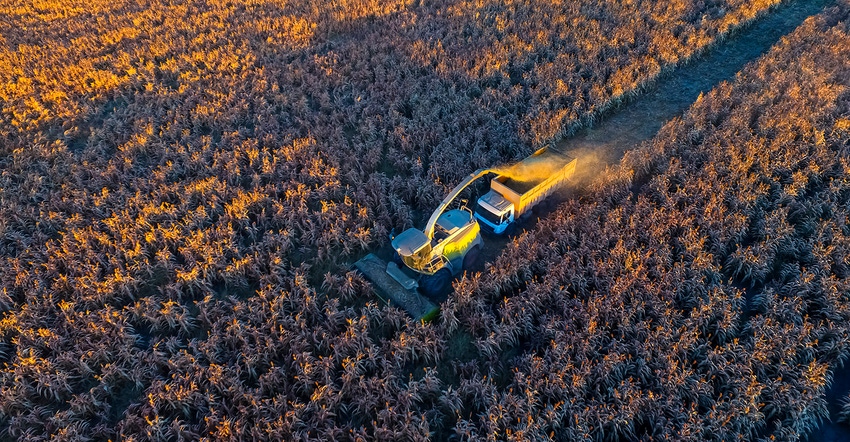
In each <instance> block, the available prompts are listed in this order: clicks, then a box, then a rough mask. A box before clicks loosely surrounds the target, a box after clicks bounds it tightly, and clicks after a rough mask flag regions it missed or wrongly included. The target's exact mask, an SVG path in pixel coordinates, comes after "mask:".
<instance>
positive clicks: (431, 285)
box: [419, 268, 452, 298]
mask: <svg viewBox="0 0 850 442" xmlns="http://www.w3.org/2000/svg"><path fill="white" fill-rule="evenodd" d="M451 284H452V272H450V271H449V269H445V268H443V269H440V270H438V271H437V273H434V274H433V275H428V276H423V277H422V279H421V280H420V281H419V288H420V289H421V290H422V293H424V294H425V296H427V297H429V298H434V297H437V296H440V295H442V294H444V293H446V292H447V291H448V290H449V287H451Z"/></svg>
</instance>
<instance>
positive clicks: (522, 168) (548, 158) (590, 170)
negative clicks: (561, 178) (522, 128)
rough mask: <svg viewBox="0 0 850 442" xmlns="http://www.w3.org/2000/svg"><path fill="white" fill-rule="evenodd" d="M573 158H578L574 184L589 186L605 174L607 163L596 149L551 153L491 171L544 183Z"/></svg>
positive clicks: (521, 180)
mask: <svg viewBox="0 0 850 442" xmlns="http://www.w3.org/2000/svg"><path fill="white" fill-rule="evenodd" d="M573 158H577V159H578V161H577V162H576V171H575V174H574V175H573V176H572V178H571V179H570V181H572V182H573V183H574V184H581V185H584V184H587V183H589V182H590V181H592V180H593V179H594V178H596V177H598V176H599V175H600V174H602V173H604V171H605V167H606V166H607V162H606V161H605V158H604V157H603V156H602V155H600V154H599V153H598V152H597V151H596V150H595V149H588V148H581V149H573V150H569V151H566V152H564V153H563V154H561V153H557V152H553V151H549V152H545V153H543V154H542V155H539V156H536V157H528V158H526V159H525V160H523V161H520V162H517V163H513V164H507V165H504V166H496V167H493V168H491V169H490V170H491V171H492V172H494V173H497V174H499V175H503V176H506V177H508V178H509V179H511V180H514V181H517V182H534V181H542V180H544V179H546V178H548V177H549V176H551V175H552V174H554V173H556V172H557V171H558V170H560V169H561V168H562V167H564V166H565V165H566V164H567V163H568V162H570V161H572V159H573Z"/></svg>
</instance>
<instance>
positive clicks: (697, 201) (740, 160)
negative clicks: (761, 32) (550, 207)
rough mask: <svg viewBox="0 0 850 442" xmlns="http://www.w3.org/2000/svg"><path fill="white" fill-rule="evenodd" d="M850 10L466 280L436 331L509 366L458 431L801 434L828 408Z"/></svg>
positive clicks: (848, 94) (840, 356)
mask: <svg viewBox="0 0 850 442" xmlns="http://www.w3.org/2000/svg"><path fill="white" fill-rule="evenodd" d="M848 11H850V8H848V5H847V4H846V3H844V4H841V6H840V7H837V8H834V9H832V10H830V11H829V12H828V13H825V14H822V15H820V16H818V17H816V18H814V19H809V20H808V21H807V22H806V23H805V24H804V25H803V26H801V27H800V28H799V29H798V30H797V31H795V32H794V33H793V34H792V35H790V36H789V37H787V38H786V39H784V40H783V42H782V43H781V44H779V45H778V46H777V47H776V48H774V49H773V50H771V52H770V53H769V54H767V55H766V56H765V57H764V58H763V59H762V60H761V61H759V62H758V63H756V64H754V65H752V66H750V67H748V68H747V69H746V70H745V71H744V72H743V73H741V74H740V75H739V76H738V77H737V78H736V80H735V81H734V83H732V84H723V85H721V86H720V87H718V88H716V89H715V90H713V91H712V92H711V93H709V94H707V95H706V96H704V97H702V98H701V99H700V100H698V101H697V102H696V103H695V104H694V105H693V107H692V108H691V109H690V111H689V112H688V113H687V114H686V115H685V116H683V117H682V118H681V119H677V120H674V121H673V122H671V123H669V124H668V125H667V126H665V128H664V129H663V130H662V131H661V133H660V134H659V135H658V136H657V137H656V138H655V139H653V140H652V141H651V142H648V143H645V144H644V145H643V146H642V147H640V148H639V149H636V150H634V151H631V152H628V153H627V154H626V157H625V158H624V160H623V161H622V163H621V164H620V165H618V166H616V167H613V168H611V169H610V170H609V171H608V172H609V173H608V174H607V176H606V177H603V178H601V179H599V180H598V181H597V182H596V183H595V185H594V186H592V189H591V190H590V191H589V192H588V193H587V195H586V196H585V197H583V198H582V199H581V200H580V201H577V200H573V201H569V202H567V203H566V204H563V205H562V206H561V207H560V208H559V211H558V213H557V215H556V216H554V217H551V218H550V219H547V220H544V221H542V222H540V223H539V224H538V226H537V228H536V229H535V230H534V231H532V232H529V233H528V234H526V235H523V236H522V237H521V238H519V239H518V241H517V242H515V243H514V244H513V245H512V246H510V247H509V249H508V250H507V251H506V252H505V253H504V254H503V256H501V257H500V258H499V260H498V261H497V262H496V263H495V264H494V265H493V266H492V267H491V268H490V270H489V272H487V273H485V274H484V275H482V276H480V277H476V278H472V279H471V280H468V281H465V282H463V283H461V284H460V285H459V286H458V290H457V294H456V298H455V301H454V302H453V303H452V304H451V305H450V306H448V307H446V308H445V309H444V316H443V317H444V320H445V325H446V326H447V327H450V329H458V330H459V331H460V332H461V333H460V334H464V333H468V334H469V335H471V339H472V341H473V343H474V345H475V347H476V349H477V351H478V353H479V354H480V355H481V356H482V357H483V358H489V361H490V363H489V365H486V366H489V367H499V366H501V367H502V370H503V371H500V370H498V369H490V371H489V374H490V378H488V381H485V382H484V385H483V386H482V387H481V388H482V389H489V390H486V391H492V392H493V394H487V395H477V396H474V397H475V398H477V399H476V400H475V401H471V402H466V404H467V407H466V408H464V409H463V411H462V412H461V413H459V414H458V421H457V424H456V425H455V427H456V431H457V432H458V433H459V434H478V435H485V434H497V435H502V436H508V437H517V438H519V439H537V438H541V437H545V436H546V435H550V434H553V435H554V437H555V439H561V440H574V439H582V438H590V439H594V440H615V439H618V438H619V439H627V440H628V439H634V438H649V437H652V438H653V439H663V438H672V439H683V438H684V439H688V440H707V439H715V438H717V439H723V440H734V439H740V438H743V439H745V440H753V439H755V438H757V437H759V438H760V437H765V438H772V437H776V438H777V439H778V440H797V439H799V438H801V437H803V436H804V435H806V434H808V433H809V432H810V431H812V430H813V429H814V428H815V427H816V426H817V425H818V423H819V422H820V421H821V420H823V419H825V418H827V417H828V412H827V407H826V401H825V398H824V392H825V389H826V388H827V386H828V385H829V384H830V382H831V377H832V374H831V373H832V369H833V368H835V367H836V366H838V365H839V364H841V362H842V361H844V360H846V358H847V356H848V353H850V347H848V342H850V341H848V338H850V327H848V324H850V302H848V301H850V298H848V297H850V261H848V257H850V212H848V207H850V178H848V177H850V63H848V60H847V57H846V48H847V47H850V25H848V23H850V22H848V20H847V19H848ZM513 356H515V357H513ZM510 364H516V365H517V367H516V368H515V369H514V370H513V371H509V370H508V367H510V366H511V365H510ZM483 373H488V372H487V371H483ZM481 375H482V372H478V371H474V372H473V374H470V375H469V376H468V377H467V376H462V380H461V381H460V382H461V383H463V382H472V380H478V381H479V382H480V376H481ZM499 382H502V385H499ZM517 417H520V419H517Z"/></svg>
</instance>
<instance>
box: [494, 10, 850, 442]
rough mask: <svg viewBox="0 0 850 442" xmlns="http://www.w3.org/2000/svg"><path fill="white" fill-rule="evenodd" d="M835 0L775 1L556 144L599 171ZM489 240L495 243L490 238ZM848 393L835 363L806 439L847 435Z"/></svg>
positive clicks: (849, 370)
mask: <svg viewBox="0 0 850 442" xmlns="http://www.w3.org/2000/svg"><path fill="white" fill-rule="evenodd" d="M833 3H834V2H833V1H825V0H814V1H804V0H797V1H788V2H785V3H783V4H781V5H779V6H778V7H776V8H775V9H773V10H771V11H769V12H768V13H767V14H765V16H763V17H761V18H759V19H757V20H756V21H754V22H753V23H751V24H749V25H748V26H746V27H745V28H742V29H739V30H737V31H736V32H734V34H733V35H730V36H728V37H727V38H726V39H725V40H724V41H721V42H719V43H717V44H716V45H715V46H713V47H712V48H710V49H708V50H707V51H706V52H705V53H703V54H702V55H701V56H699V57H697V58H696V59H694V60H692V61H691V62H690V63H688V64H685V65H683V66H680V67H677V68H675V69H672V70H670V71H668V72H666V73H665V74H663V75H662V76H661V77H659V78H658V79H657V80H656V81H655V82H654V83H653V84H652V85H650V86H649V87H647V88H646V90H645V91H644V92H643V93H641V94H640V95H638V96H636V97H635V98H634V99H632V100H629V101H628V102H626V103H623V104H622V105H620V106H619V107H616V108H613V109H609V110H608V111H607V112H606V113H604V114H603V115H601V116H600V117H599V118H597V122H596V124H595V125H594V126H593V127H588V128H584V129H580V130H579V131H577V132H576V133H575V134H574V135H573V136H571V137H569V138H566V139H564V140H561V141H560V142H558V143H557V145H556V147H557V148H558V149H559V150H561V151H564V152H567V153H572V154H573V155H574V156H578V157H581V158H582V159H585V158H587V159H589V160H590V161H584V164H582V166H581V167H580V169H582V171H584V172H585V173H586V174H587V175H586V176H592V175H593V174H595V173H598V172H600V171H601V169H603V168H604V167H605V166H606V165H609V164H614V163H617V162H619V161H620V159H622V157H623V154H624V153H625V152H626V151H627V150H630V149H632V148H634V147H636V146H637V145H639V144H640V143H642V142H644V141H646V140H649V139H651V138H652V137H653V136H655V134H656V133H657V132H658V130H659V129H661V127H662V126H663V125H664V124H665V123H666V122H668V121H669V120H671V119H672V118H675V117H677V116H679V115H681V114H682V113H683V112H684V111H686V110H687V109H688V107H690V105H691V104H692V103H693V102H694V101H695V100H696V99H697V98H698V97H699V95H700V94H701V93H705V92H708V91H709V90H711V89H712V88H714V87H715V86H716V85H718V84H719V83H721V82H722V81H730V80H732V79H734V77H735V74H736V73H738V72H739V71H741V69H743V67H744V66H745V65H746V64H747V63H749V62H751V61H754V60H756V59H757V58H759V57H760V56H761V55H763V54H764V53H766V52H767V51H769V50H770V48H771V47H772V46H773V45H774V44H776V43H777V42H778V41H779V40H780V39H781V38H782V37H783V36H784V35H786V34H789V33H790V32H792V31H794V29H796V28H797V27H798V26H799V25H800V24H802V23H803V21H805V19H806V18H808V17H810V16H813V15H816V14H818V13H819V12H821V11H823V10H824V9H825V8H827V7H828V6H829V5H831V4H833ZM588 163H590V164H588ZM593 163H595V164H593ZM587 166H590V167H587ZM489 242H491V245H494V244H492V243H493V241H492V240H491V241H489ZM497 242H498V241H497ZM498 246H504V244H499V245H497V247H498ZM493 249H496V247H493V248H491V250H493ZM500 250H501V247H498V249H497V250H496V251H495V252H494V253H495V254H496V255H498V254H499V253H500ZM485 259H487V260H488V261H492V260H494V259H495V256H486V257H485ZM848 393H850V364H847V365H845V366H844V367H843V368H840V369H836V368H834V369H833V383H832V386H831V388H830V389H829V390H828V391H827V394H826V398H827V401H828V402H829V411H830V419H831V422H823V423H822V424H821V426H820V428H818V429H817V430H816V431H814V432H813V433H812V434H810V435H809V439H808V440H811V441H845V440H847V441H850V427H848V426H847V425H842V424H837V423H836V421H837V418H838V412H839V411H840V409H841V403H842V401H843V399H844V398H845V397H847V395H848Z"/></svg>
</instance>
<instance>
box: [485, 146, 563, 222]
mask: <svg viewBox="0 0 850 442" xmlns="http://www.w3.org/2000/svg"><path fill="white" fill-rule="evenodd" d="M577 162H578V160H577V159H575V158H572V157H570V156H568V155H564V154H561V153H559V152H557V151H555V150H552V149H548V148H545V147H544V148H543V149H540V150H538V151H537V152H535V153H534V154H532V155H531V156H529V157H528V158H526V159H524V160H522V161H521V162H519V163H517V164H514V165H513V166H511V167H509V168H505V169H499V170H497V173H498V175H497V176H496V177H495V178H493V180H492V181H491V182H490V191H489V192H487V193H486V194H484V195H483V196H481V198H479V199H478V204H477V207H476V208H475V217H476V218H477V219H478V221H479V222H480V224H481V225H482V227H483V228H485V229H486V230H488V231H490V232H493V233H496V234H502V233H505V232H506V231H510V230H511V229H512V226H513V225H514V223H515V222H516V221H517V220H519V219H521V218H522V217H523V216H527V214H528V213H530V211H531V209H532V208H534V207H535V206H536V205H537V204H539V203H540V202H541V201H543V200H544V199H546V197H548V196H549V195H551V194H552V192H554V191H555V190H557V189H558V188H559V187H560V186H561V185H562V184H564V183H565V182H566V181H567V180H568V179H569V178H570V177H572V176H573V174H574V173H575V170H576V163H577Z"/></svg>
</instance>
